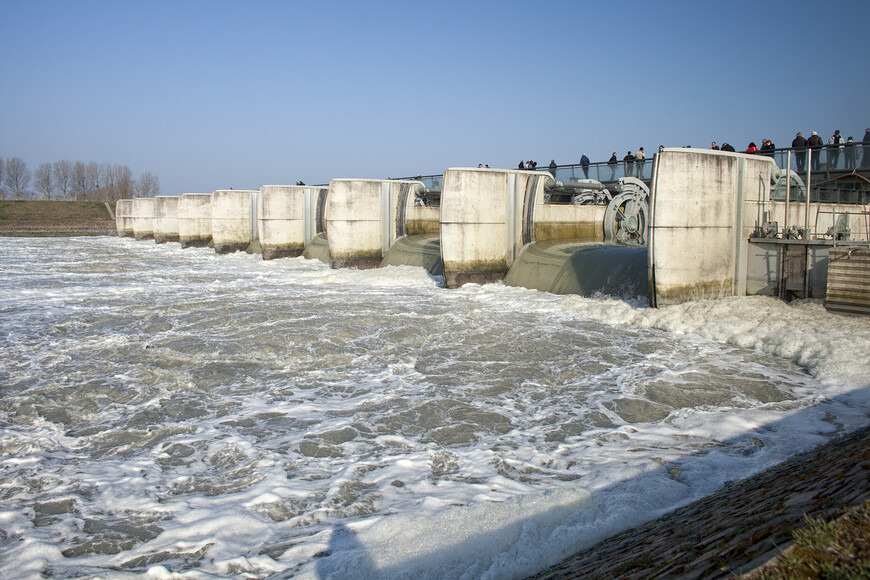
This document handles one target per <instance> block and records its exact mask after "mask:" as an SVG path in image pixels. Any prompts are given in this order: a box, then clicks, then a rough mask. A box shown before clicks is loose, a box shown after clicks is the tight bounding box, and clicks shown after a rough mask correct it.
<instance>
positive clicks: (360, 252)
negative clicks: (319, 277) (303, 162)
mask: <svg viewBox="0 0 870 580" xmlns="http://www.w3.org/2000/svg"><path fill="white" fill-rule="evenodd" d="M422 188H423V184H422V183H420V182H419V181H400V180H388V179H333V180H332V181H330V183H329V195H328V197H327V200H326V232H327V236H328V239H329V253H330V256H331V259H332V267H333V268H360V269H367V268H377V267H378V266H379V265H380V263H381V260H383V258H384V256H385V255H386V254H387V252H388V251H389V249H390V247H391V246H392V245H393V243H395V241H396V240H397V239H398V238H401V237H402V236H404V235H406V225H407V220H406V216H407V214H408V207H409V205H410V207H411V208H413V207H414V198H415V192H416V191H417V190H418V189H422ZM436 219H437V218H436ZM414 227H415V228H420V229H425V227H426V226H424V225H418V226H414Z"/></svg>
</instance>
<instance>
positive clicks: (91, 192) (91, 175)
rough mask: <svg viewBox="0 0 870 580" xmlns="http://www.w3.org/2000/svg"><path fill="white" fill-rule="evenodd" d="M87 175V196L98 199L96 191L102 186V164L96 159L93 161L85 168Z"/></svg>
mask: <svg viewBox="0 0 870 580" xmlns="http://www.w3.org/2000/svg"><path fill="white" fill-rule="evenodd" d="M85 176H86V179H87V184H88V185H87V194H86V195H87V197H88V198H89V199H96V197H95V193H96V192H97V190H98V189H99V188H100V166H99V164H98V163H97V162H96V161H91V162H90V163H88V165H87V167H86V168H85Z"/></svg>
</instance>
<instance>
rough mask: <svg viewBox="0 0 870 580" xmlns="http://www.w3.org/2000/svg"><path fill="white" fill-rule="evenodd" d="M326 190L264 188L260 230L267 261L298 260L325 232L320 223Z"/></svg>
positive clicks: (318, 188) (262, 188) (296, 187)
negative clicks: (296, 258)
mask: <svg viewBox="0 0 870 580" xmlns="http://www.w3.org/2000/svg"><path fill="white" fill-rule="evenodd" d="M323 189H325V188H322V187H313V186H308V185H264V186H262V187H261V188H260V195H259V196H258V198H257V204H258V210H257V227H258V228H259V238H260V248H261V249H262V253H263V259H264V260H271V259H274V258H282V257H296V256H299V255H301V254H302V252H303V250H304V249H305V246H306V245H307V244H309V243H310V242H311V240H312V239H313V238H314V236H315V235H316V234H317V233H319V232H320V231H323V229H324V226H323V220H322V218H321V219H320V220H318V215H317V213H318V209H319V207H318V206H319V204H318V201H319V199H320V196H321V195H322V194H323V191H322V190H323Z"/></svg>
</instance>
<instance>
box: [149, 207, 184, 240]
mask: <svg viewBox="0 0 870 580" xmlns="http://www.w3.org/2000/svg"><path fill="white" fill-rule="evenodd" d="M154 241H155V242H157V243H158V244H165V243H166V242H177V241H178V197H175V196H163V195H161V196H157V197H155V198H154Z"/></svg>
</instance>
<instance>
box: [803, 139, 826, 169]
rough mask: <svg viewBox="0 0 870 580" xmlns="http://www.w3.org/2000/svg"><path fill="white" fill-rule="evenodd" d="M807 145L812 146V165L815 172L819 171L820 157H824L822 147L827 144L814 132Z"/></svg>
mask: <svg viewBox="0 0 870 580" xmlns="http://www.w3.org/2000/svg"><path fill="white" fill-rule="evenodd" d="M807 145H809V146H810V158H811V160H812V162H811V163H810V165H812V166H813V171H818V170H819V157H821V156H822V147H823V146H824V145H825V142H824V141H822V138H821V137H819V134H818V133H817V132H816V131H813V134H812V135H810V138H809V139H807Z"/></svg>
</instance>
